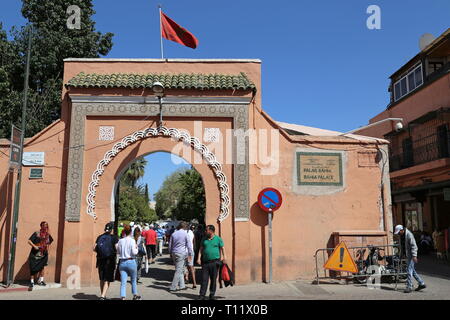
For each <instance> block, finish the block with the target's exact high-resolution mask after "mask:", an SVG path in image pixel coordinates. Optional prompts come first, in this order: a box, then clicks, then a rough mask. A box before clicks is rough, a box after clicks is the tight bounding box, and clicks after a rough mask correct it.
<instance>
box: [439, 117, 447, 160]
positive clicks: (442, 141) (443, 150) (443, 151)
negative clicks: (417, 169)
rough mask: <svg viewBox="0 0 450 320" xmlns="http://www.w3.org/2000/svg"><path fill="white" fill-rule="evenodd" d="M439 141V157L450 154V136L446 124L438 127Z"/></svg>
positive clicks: (445, 156)
mask: <svg viewBox="0 0 450 320" xmlns="http://www.w3.org/2000/svg"><path fill="white" fill-rule="evenodd" d="M437 143H438V152H439V158H447V157H448V156H449V136H448V128H447V125H446V124H443V125H441V126H439V127H437Z"/></svg>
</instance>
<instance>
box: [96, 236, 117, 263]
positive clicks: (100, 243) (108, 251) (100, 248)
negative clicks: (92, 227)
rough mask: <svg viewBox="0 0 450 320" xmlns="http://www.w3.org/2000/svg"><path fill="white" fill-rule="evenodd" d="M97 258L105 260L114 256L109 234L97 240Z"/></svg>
mask: <svg viewBox="0 0 450 320" xmlns="http://www.w3.org/2000/svg"><path fill="white" fill-rule="evenodd" d="M96 249H97V250H96V251H97V258H99V259H105V258H109V257H112V256H113V255H114V248H113V244H112V239H111V236H110V235H109V234H104V235H101V236H100V237H99V238H98V240H97V248H96Z"/></svg>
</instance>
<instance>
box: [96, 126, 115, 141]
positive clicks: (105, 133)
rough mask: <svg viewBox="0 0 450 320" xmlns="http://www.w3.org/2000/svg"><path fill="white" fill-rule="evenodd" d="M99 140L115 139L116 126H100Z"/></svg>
mask: <svg viewBox="0 0 450 320" xmlns="http://www.w3.org/2000/svg"><path fill="white" fill-rule="evenodd" d="M98 140H100V141H113V140H114V127H105V126H101V127H99V129H98Z"/></svg>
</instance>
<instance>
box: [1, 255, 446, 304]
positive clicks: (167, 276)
mask: <svg viewBox="0 0 450 320" xmlns="http://www.w3.org/2000/svg"><path fill="white" fill-rule="evenodd" d="M168 261H169V259H168V256H167V255H165V256H163V257H161V258H160V259H159V260H158V261H157V262H156V263H155V264H153V265H151V270H150V271H149V274H148V276H146V277H143V278H141V280H142V284H139V285H138V288H139V293H140V294H141V295H142V298H143V299H144V300H192V299H195V298H196V297H197V296H198V290H199V286H198V287H197V289H196V290H193V289H191V288H190V287H191V285H190V286H189V289H188V290H185V291H181V292H178V293H170V292H168V288H169V285H170V281H171V279H172V276H173V270H174V267H173V266H172V265H170V264H168ZM427 263H428V264H429V263H430V261H429V260H428V261H427V262H424V267H427ZM448 268H449V267H448V265H441V268H440V270H444V271H447V270H449V269H448ZM423 279H424V280H425V282H426V283H427V286H428V288H427V289H425V290H424V291H423V292H413V293H410V294H405V293H403V292H402V291H403V289H404V287H405V285H404V283H400V284H399V287H398V291H395V289H394V288H395V286H394V285H390V284H382V286H381V288H380V289H368V288H367V287H366V286H364V285H355V284H353V283H350V284H342V283H323V284H320V285H315V284H312V281H310V280H299V281H287V282H278V283H274V284H271V285H269V284H264V283H257V284H250V285H242V286H235V287H229V288H223V289H219V290H218V293H217V295H218V297H219V299H226V300H233V299H236V300H256V299H258V300H259V299H268V300H277V299H283V300H296V299H302V300H311V299H323V300H330V299H332V300H335V299H338V300H347V299H387V300H403V299H404V300H411V299H418V300H428V299H430V300H434V299H450V277H446V276H443V275H438V276H436V275H429V274H425V273H424V275H423ZM130 287H131V286H130V285H128V293H127V298H128V299H131V297H132V296H131V289H130ZM119 288H120V284H119V283H118V282H115V283H114V284H113V285H112V287H111V289H110V291H109V298H111V299H119ZM98 294H99V289H98V288H97V287H89V288H82V289H79V290H69V289H66V288H59V289H45V290H35V291H32V292H9V293H0V299H6V300H17V299H26V300H29V299H35V300H42V299H43V300H50V299H51V300H97V299H98V296H97V295H98Z"/></svg>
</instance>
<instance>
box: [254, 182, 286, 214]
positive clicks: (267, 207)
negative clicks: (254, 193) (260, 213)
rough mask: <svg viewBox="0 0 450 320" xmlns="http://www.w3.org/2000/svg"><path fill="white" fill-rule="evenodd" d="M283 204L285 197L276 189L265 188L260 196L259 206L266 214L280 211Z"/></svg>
mask: <svg viewBox="0 0 450 320" xmlns="http://www.w3.org/2000/svg"><path fill="white" fill-rule="evenodd" d="M282 203H283V197H282V196H281V193H280V191H278V190H277V189H275V188H265V189H263V190H262V191H261V192H260V193H259V195H258V205H259V207H260V208H261V209H262V210H264V211H265V212H270V211H276V210H278V209H279V208H280V207H281V204H282Z"/></svg>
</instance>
